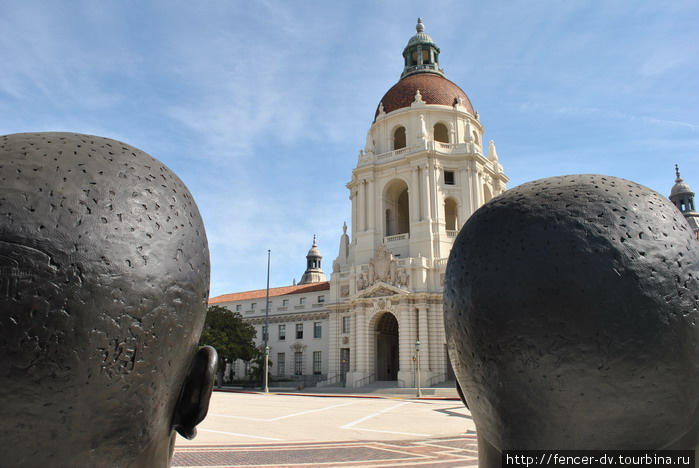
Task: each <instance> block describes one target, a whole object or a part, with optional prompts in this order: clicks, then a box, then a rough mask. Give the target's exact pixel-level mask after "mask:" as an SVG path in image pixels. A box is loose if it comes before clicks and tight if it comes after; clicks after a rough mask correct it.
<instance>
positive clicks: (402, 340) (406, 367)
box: [398, 305, 415, 387]
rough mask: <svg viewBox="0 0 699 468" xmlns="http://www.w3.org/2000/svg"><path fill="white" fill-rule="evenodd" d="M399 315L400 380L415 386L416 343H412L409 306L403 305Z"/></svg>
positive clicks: (406, 384)
mask: <svg viewBox="0 0 699 468" xmlns="http://www.w3.org/2000/svg"><path fill="white" fill-rule="evenodd" d="M399 307H400V312H399V313H398V361H399V364H398V367H399V369H400V370H399V372H398V379H400V380H402V381H403V383H404V384H405V386H408V387H411V386H412V385H413V380H412V379H413V353H414V352H415V342H414V341H412V337H413V333H411V326H410V325H411V320H410V309H409V307H408V306H407V305H401V306H399Z"/></svg>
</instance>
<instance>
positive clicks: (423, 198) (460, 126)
mask: <svg viewBox="0 0 699 468" xmlns="http://www.w3.org/2000/svg"><path fill="white" fill-rule="evenodd" d="M416 29H417V31H416V33H415V35H413V36H412V37H411V38H410V39H409V40H408V43H407V45H406V46H405V48H404V49H403V52H402V55H403V70H402V73H401V74H400V79H399V80H398V82H397V83H396V84H394V85H393V86H392V87H391V88H390V89H389V90H388V91H387V92H386V94H384V96H383V97H382V98H381V99H380V101H379V103H378V106H377V108H376V111H375V112H374V114H373V120H372V122H371V125H370V128H369V131H368V132H367V136H366V142H365V145H364V148H363V149H362V150H360V151H359V157H358V160H357V166H356V167H355V169H354V170H353V171H352V180H351V181H350V182H349V183H348V184H347V188H348V189H349V191H350V199H351V202H352V223H351V235H350V236H347V235H344V234H343V237H341V239H340V255H339V256H338V258H337V260H336V261H335V262H334V263H333V273H332V275H331V280H330V304H329V305H328V308H329V310H330V311H331V313H337V314H338V315H340V317H338V319H337V321H336V323H339V324H342V327H340V331H333V330H331V335H330V340H331V342H330V352H331V356H330V363H331V365H332V363H333V362H337V363H340V362H342V363H345V367H344V370H342V369H338V372H339V373H341V374H342V376H343V378H345V379H346V382H347V384H348V385H349V386H354V385H363V384H366V383H369V381H370V380H372V379H376V380H397V381H398V382H403V385H413V381H414V370H413V356H414V355H415V353H416V350H415V344H416V342H417V341H418V340H419V342H420V347H421V351H420V352H421V356H422V358H421V361H420V362H421V372H420V376H421V377H422V381H423V382H425V381H426V380H427V381H431V383H437V382H438V381H441V380H445V379H446V378H447V376H448V373H449V369H448V363H447V359H446V353H445V343H446V341H445V337H444V329H443V321H442V320H443V318H442V316H443V313H442V286H443V278H444V271H445V268H446V263H447V258H448V256H449V252H450V250H451V247H452V244H453V241H454V238H455V237H456V234H457V233H458V231H459V229H460V228H461V226H462V225H463V224H464V222H465V221H466V219H467V218H468V217H469V216H471V214H472V213H473V212H474V211H475V210H476V209H478V208H479V207H480V206H481V205H483V203H485V202H487V201H489V200H490V199H491V198H493V197H494V196H496V195H498V194H500V193H502V192H503V191H504V190H505V184H506V183H507V182H508V181H509V179H508V178H507V177H506V176H505V174H504V173H503V168H502V166H501V165H500V162H499V160H498V155H497V151H496V149H495V144H494V143H493V142H492V141H491V142H490V144H489V145H488V146H484V140H483V133H484V130H483V125H482V124H481V122H480V119H479V116H478V113H477V112H475V111H474V109H473V106H472V104H471V101H470V100H469V98H468V96H467V95H466V93H465V92H464V91H463V90H462V89H461V88H460V87H459V86H458V85H456V84H455V83H453V82H451V81H450V80H448V79H447V78H446V76H445V75H444V72H443V70H442V69H441V68H440V62H439V59H440V49H439V47H437V44H436V43H435V42H434V40H432V38H431V37H430V36H429V35H428V34H426V33H425V26H424V24H423V23H422V20H421V19H418V23H417V27H416ZM484 148H485V149H484ZM347 237H349V240H348V239H347ZM345 325H347V327H345ZM342 330H345V331H342ZM375 336H377V337H378V338H376V339H374V338H373V337H375ZM333 340H334V341H333ZM334 350H339V352H340V354H339V355H337V356H333V355H332V353H333V352H335V351H334ZM343 353H344V354H343ZM348 362H349V364H347V363H348ZM372 376H373V377H372ZM430 379H432V380H430ZM440 379H441V380H440Z"/></svg>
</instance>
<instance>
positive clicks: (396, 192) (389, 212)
mask: <svg viewBox="0 0 699 468" xmlns="http://www.w3.org/2000/svg"><path fill="white" fill-rule="evenodd" d="M384 213H385V215H386V226H385V229H386V236H395V235H398V234H405V233H410V206H409V201H408V185H407V184H406V183H405V181H403V180H401V179H395V180H393V181H391V182H389V183H388V185H387V186H386V190H385V192H384Z"/></svg>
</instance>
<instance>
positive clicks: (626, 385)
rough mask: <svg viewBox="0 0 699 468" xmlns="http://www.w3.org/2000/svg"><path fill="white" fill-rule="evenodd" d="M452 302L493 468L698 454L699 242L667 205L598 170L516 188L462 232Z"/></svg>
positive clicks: (453, 342)
mask: <svg viewBox="0 0 699 468" xmlns="http://www.w3.org/2000/svg"><path fill="white" fill-rule="evenodd" d="M444 304H445V326H446V331H447V344H448V347H449V354H450V357H451V360H452V363H453V364H454V367H455V372H456V376H457V380H458V382H459V384H460V386H461V389H462V390H463V394H464V398H465V400H466V402H467V404H468V406H469V408H470V410H471V412H472V415H473V419H474V422H475V424H476V427H477V432H478V438H479V458H480V465H481V466H499V464H500V452H501V451H503V450H527V449H539V450H540V449H551V450H559V449H597V450H604V449H642V450H657V449H697V447H699V324H697V321H698V320H699V310H698V308H699V243H697V241H696V239H695V238H694V237H693V235H692V232H691V229H690V228H689V226H688V224H687V223H686V221H685V220H684V218H683V216H682V214H681V213H680V212H679V211H678V210H677V209H676V208H675V207H674V206H673V205H672V204H671V203H670V202H669V201H668V200H667V199H666V198H665V197H663V196H662V195H660V194H658V193H656V192H654V191H652V190H650V189H648V188H646V187H643V186H641V185H638V184H636V183H633V182H630V181H627V180H623V179H618V178H614V177H606V176H599V175H576V176H563V177H554V178H550V179H542V180H538V181H534V182H530V183H527V184H524V185H521V186H519V187H516V188H514V189H512V190H510V191H508V192H506V193H505V194H503V195H501V196H500V197H497V198H496V199H494V200H492V201H491V202H490V203H488V204H487V205H485V206H484V207H482V208H481V209H479V210H478V211H477V212H476V213H474V215H473V216H472V217H471V218H470V219H469V221H468V222H467V223H466V224H465V225H464V227H463V228H462V230H461V232H460V234H459V236H458V238H457V239H456V241H455V243H454V247H453V249H452V252H451V256H450V259H449V263H448V267H447V273H446V280H445V288H444Z"/></svg>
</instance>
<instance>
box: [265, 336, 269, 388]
mask: <svg viewBox="0 0 699 468" xmlns="http://www.w3.org/2000/svg"><path fill="white" fill-rule="evenodd" d="M268 368H269V346H265V393H269V382H268V381H269V374H268V373H267V369H268Z"/></svg>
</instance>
